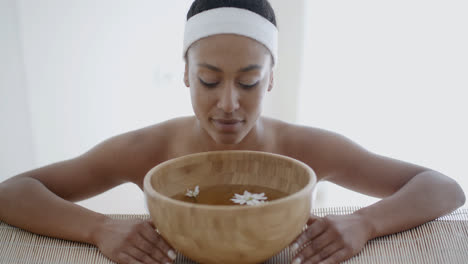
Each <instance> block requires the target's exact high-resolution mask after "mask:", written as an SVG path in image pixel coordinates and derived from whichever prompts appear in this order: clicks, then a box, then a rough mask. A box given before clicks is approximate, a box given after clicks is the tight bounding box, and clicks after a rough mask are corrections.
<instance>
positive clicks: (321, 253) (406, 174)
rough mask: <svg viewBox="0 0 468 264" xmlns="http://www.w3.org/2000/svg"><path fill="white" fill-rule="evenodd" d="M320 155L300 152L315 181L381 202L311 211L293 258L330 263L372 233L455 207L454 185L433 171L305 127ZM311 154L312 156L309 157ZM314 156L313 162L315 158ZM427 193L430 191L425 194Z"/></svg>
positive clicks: (457, 191)
mask: <svg viewBox="0 0 468 264" xmlns="http://www.w3.org/2000/svg"><path fill="white" fill-rule="evenodd" d="M305 134H308V135H309V136H310V135H313V136H314V137H315V138H318V139H320V140H319V141H320V142H321V143H316V144H314V147H315V149H318V150H317V151H315V152H319V153H320V157H321V158H320V157H313V155H303V156H302V158H303V160H304V161H305V162H306V163H308V164H309V165H310V166H311V167H312V168H314V166H317V167H319V171H320V172H321V176H320V180H328V181H331V182H334V183H336V184H339V185H341V186H344V187H346V188H348V189H351V190H355V191H358V192H360V193H364V194H367V195H371V196H374V197H380V198H383V199H382V200H381V201H379V202H377V203H375V204H373V205H371V206H369V207H366V208H363V209H361V210H358V211H357V212H355V213H354V214H352V215H347V216H328V217H325V218H318V217H314V216H312V217H311V219H310V220H309V222H308V225H309V228H308V230H307V231H306V232H304V233H303V234H302V235H301V236H299V238H298V239H297V240H296V241H295V243H297V245H294V243H293V244H292V247H293V249H295V248H296V247H297V246H301V245H302V244H304V243H306V242H307V241H312V244H311V245H310V246H309V247H307V248H306V249H304V250H303V251H301V252H300V253H299V254H298V255H297V257H298V258H300V259H301V260H302V261H304V260H306V259H307V260H308V261H310V262H307V263H318V261H324V263H335V262H339V261H342V260H345V259H348V258H350V257H352V256H353V255H355V254H357V253H358V252H359V251H360V250H361V249H362V248H363V247H364V245H365V243H366V242H367V241H368V240H370V239H372V238H375V237H379V236H383V235H387V234H392V233H396V232H400V231H404V230H407V229H410V228H412V227H415V226H418V225H421V224H423V223H425V222H427V221H430V220H433V219H435V218H437V217H439V216H442V215H444V214H447V213H449V212H451V211H453V210H455V209H456V208H458V207H460V206H461V205H463V204H464V202H465V196H464V193H463V191H462V189H461V188H460V186H459V185H458V184H457V183H456V182H455V181H454V180H452V179H451V178H449V177H447V176H444V175H442V174H441V173H439V172H436V171H433V170H430V169H427V168H424V167H421V166H418V165H414V164H410V163H406V162H402V161H398V160H395V159H391V158H387V157H383V156H380V155H376V154H373V153H371V152H368V151H366V150H365V149H363V148H361V147H360V146H358V145H357V144H355V143H353V142H352V141H350V140H348V139H346V138H344V137H342V136H340V135H337V134H333V133H330V132H326V131H320V132H317V131H314V132H311V131H308V132H307V130H306V133H305ZM311 158H312V159H311ZM317 160H318V161H317ZM428 194H430V195H428Z"/></svg>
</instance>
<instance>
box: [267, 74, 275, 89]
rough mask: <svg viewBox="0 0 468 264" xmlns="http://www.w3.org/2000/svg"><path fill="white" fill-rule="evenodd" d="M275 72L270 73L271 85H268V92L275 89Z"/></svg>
mask: <svg viewBox="0 0 468 264" xmlns="http://www.w3.org/2000/svg"><path fill="white" fill-rule="evenodd" d="M273 75H274V74H273V70H271V72H270V83H269V84H268V92H270V91H271V90H272V89H273V85H274V84H275V78H274V76H273Z"/></svg>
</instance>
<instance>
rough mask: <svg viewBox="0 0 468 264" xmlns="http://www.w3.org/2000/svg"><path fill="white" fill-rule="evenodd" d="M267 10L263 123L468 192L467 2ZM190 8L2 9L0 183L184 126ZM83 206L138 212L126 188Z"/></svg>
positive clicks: (29, 5) (276, 1) (12, 5)
mask: <svg viewBox="0 0 468 264" xmlns="http://www.w3.org/2000/svg"><path fill="white" fill-rule="evenodd" d="M271 2H272V5H273V7H274V8H275V10H276V12H277V16H278V24H279V29H280V43H279V44H280V46H279V47H280V51H279V56H280V58H279V63H280V64H279V65H278V68H277V70H276V72H275V76H276V77H275V78H276V85H275V88H274V89H273V91H272V92H271V93H269V94H268V96H267V97H266V100H267V101H266V104H265V111H264V113H265V114H266V115H269V116H273V117H276V118H280V119H283V120H286V121H290V122H295V121H297V122H298V123H301V124H306V125H311V126H318V127H323V128H326V129H329V130H333V131H337V132H339V133H342V134H344V135H346V136H348V137H349V138H351V139H353V140H355V141H356V142H358V143H360V144H361V145H363V146H364V147H366V148H368V149H370V150H372V151H374V152H378V153H380V154H383V155H387V156H391V157H395V158H399V159H402V160H406V161H411V162H414V163H418V164H421V165H424V166H428V167H430V168H434V169H437V170H440V171H441V172H444V173H446V174H447V175H449V176H451V177H453V178H455V179H457V180H458V181H459V182H460V183H462V184H463V188H464V190H465V192H467V190H468V182H467V180H466V179H467V177H466V176H465V170H464V168H463V167H464V164H466V158H465V155H464V153H463V151H464V150H465V149H467V148H468V143H467V139H466V137H465V135H466V134H468V133H467V132H468V128H467V125H466V123H467V122H466V121H464V120H465V119H467V118H466V115H467V113H468V108H467V104H466V103H465V101H466V98H467V97H466V93H465V90H466V88H468V83H467V79H466V72H468V71H467V70H468V68H467V64H466V61H468V55H467V50H466V49H465V48H464V47H466V46H468V45H467V44H468V43H467V35H466V34H462V32H464V30H465V27H464V25H467V24H468V21H467V18H466V16H463V14H465V13H467V12H466V11H468V10H467V4H465V2H463V1H461V0H460V1H454V0H450V1H445V2H444V5H443V6H438V5H437V3H441V2H434V1H429V2H428V1H424V2H423V1H418V0H411V1H401V0H400V1H392V2H378V3H377V2H375V1H362V0H360V1H352V2H348V1H338V2H337V1H305V0H294V1H283V0H272V1H271ZM167 3H169V4H170V5H169V6H168V5H167ZM190 3H191V1H190V0H178V1H163V0H159V1H154V0H144V1H143V0H142V1H138V2H129V1H123V0H121V1H111V0H101V1H92V0H82V1H67V2H63V1H61V0H40V1H36V0H17V1H14V0H4V1H0V19H1V22H2V23H0V30H1V31H0V34H1V36H0V40H1V41H0V48H1V49H0V56H1V58H2V59H0V67H1V72H0V74H1V75H0V77H1V78H0V84H1V86H0V95H1V96H0V109H1V112H0V117H1V119H0V120H1V122H0V123H1V126H2V127H1V130H0V144H1V146H2V148H0V158H1V159H0V181H1V180H3V179H6V178H8V177H10V176H13V175H14V174H16V173H19V172H21V171H26V170H29V169H32V168H35V167H38V166H42V165H45V164H49V163H52V162H57V161H60V160H64V159H68V158H72V157H75V156H77V155H79V154H81V153H83V152H84V151H86V150H88V149H89V148H91V147H92V146H94V145H96V144H97V143H99V142H100V141H102V140H104V139H106V138H108V137H110V136H113V135H115V134H120V133H122V132H125V131H128V130H132V129H137V128H140V127H143V126H146V125H149V124H153V123H156V122H160V121H162V120H165V119H168V118H172V117H175V116H180V115H190V114H192V109H191V105H190V98H189V93H188V90H187V89H186V88H185V87H184V86H183V83H182V74H183V64H182V59H179V58H180V50H181V45H182V42H181V41H182V32H183V24H184V16H185V15H184V14H185V13H186V11H187V10H188V7H189V4H190ZM302 21H305V22H304V23H303V22H302ZM304 32H305V35H304ZM304 39H305V42H304V44H303V45H301V44H300V43H301V42H302V41H303V40H304ZM301 46H303V47H302V48H301ZM303 50H305V54H303ZM3 58H6V59H3ZM301 65H303V66H304V69H301ZM298 96H299V97H298ZM320 190H322V191H321V192H319V197H318V198H319V205H320V206H333V205H346V204H348V205H354V204H360V205H363V204H368V203H370V202H372V201H374V200H372V199H371V200H368V199H367V197H365V196H362V195H359V194H356V193H352V192H349V191H344V190H340V189H339V188H338V189H337V188H334V187H330V185H325V186H322V188H321V189H320ZM81 204H82V205H84V206H86V207H88V208H90V209H93V210H97V211H100V212H105V213H141V212H144V211H145V209H144V203H143V195H142V193H141V191H140V190H139V189H138V188H137V187H136V186H134V185H130V184H129V185H124V186H121V187H118V188H116V189H114V190H111V191H110V192H107V193H105V194H104V195H100V196H98V197H97V198H93V199H90V200H87V201H84V202H82V203H81Z"/></svg>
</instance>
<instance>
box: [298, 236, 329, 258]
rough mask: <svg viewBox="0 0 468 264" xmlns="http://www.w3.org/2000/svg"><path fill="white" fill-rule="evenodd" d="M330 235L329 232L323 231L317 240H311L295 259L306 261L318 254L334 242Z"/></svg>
mask: <svg viewBox="0 0 468 264" xmlns="http://www.w3.org/2000/svg"><path fill="white" fill-rule="evenodd" d="M331 234H332V232H331V231H325V232H324V233H322V234H321V235H319V236H318V237H317V238H315V239H314V240H312V242H310V243H309V245H308V246H307V247H306V248H304V249H303V250H302V251H301V252H300V253H299V254H298V255H297V257H300V258H301V259H303V260H307V259H309V258H311V257H313V256H314V255H315V254H317V253H319V252H320V251H321V250H322V249H323V248H325V247H326V246H328V245H329V244H331V243H333V242H334V240H333V236H332V235H331Z"/></svg>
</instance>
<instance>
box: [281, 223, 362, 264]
mask: <svg viewBox="0 0 468 264" xmlns="http://www.w3.org/2000/svg"><path fill="white" fill-rule="evenodd" d="M370 238H371V229H370V225H369V224H368V223H367V222H366V221H365V220H364V219H363V218H362V217H361V216H359V215H356V214H351V215H329V216H325V217H318V216H314V215H311V216H310V218H309V220H308V221H307V229H306V230H305V231H304V232H303V233H302V234H301V235H299V236H298V238H297V239H296V240H295V241H294V242H293V243H291V246H290V249H291V250H292V251H293V252H294V253H296V255H295V257H294V258H293V262H292V264H299V263H301V264H304V263H306V264H312V263H321V264H322V263H327V264H331V263H340V262H341V261H344V260H347V259H349V258H351V257H352V256H354V255H356V254H357V253H359V252H360V251H361V249H362V248H363V247H364V245H365V244H366V242H367V241H368V240H369V239H370ZM304 245H306V247H304V248H303V246H304ZM301 248H303V249H302V250H300V249H301ZM298 249H299V250H300V251H299V252H295V251H296V250H298Z"/></svg>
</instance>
